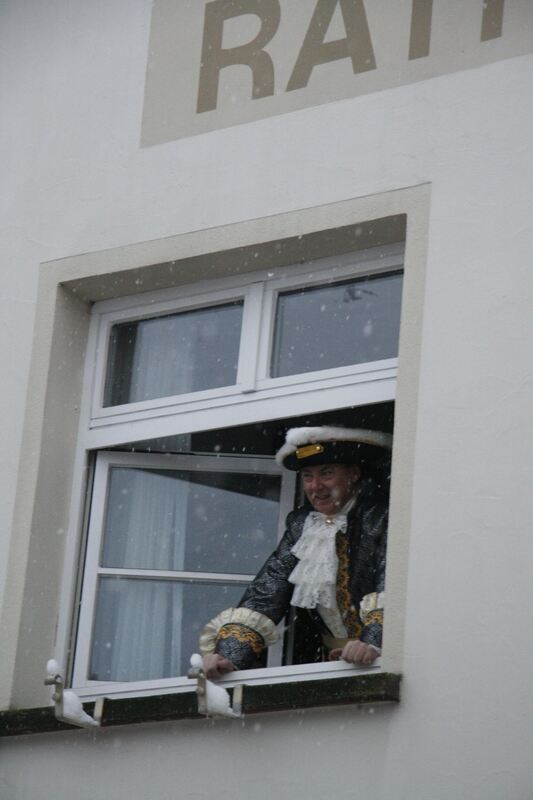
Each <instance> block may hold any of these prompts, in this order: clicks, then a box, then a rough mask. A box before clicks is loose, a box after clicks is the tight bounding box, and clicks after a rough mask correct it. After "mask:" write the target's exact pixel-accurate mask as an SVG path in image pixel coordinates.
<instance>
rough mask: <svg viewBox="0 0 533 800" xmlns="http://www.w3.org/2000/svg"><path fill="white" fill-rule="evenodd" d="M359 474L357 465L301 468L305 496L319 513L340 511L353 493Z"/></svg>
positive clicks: (324, 465) (326, 465)
mask: <svg viewBox="0 0 533 800" xmlns="http://www.w3.org/2000/svg"><path fill="white" fill-rule="evenodd" d="M360 476H361V471H360V469H359V467H356V466H347V465H345V464H322V465H321V466H319V467H304V469H302V481H303V487H304V492H305V494H306V497H307V499H308V500H309V502H310V503H311V505H312V506H313V508H314V509H315V511H320V513H321V514H336V513H337V511H340V510H341V508H342V507H343V506H344V505H346V503H347V502H348V500H349V499H350V497H351V496H352V495H353V493H354V490H355V484H356V483H357V481H358V480H359V478H360Z"/></svg>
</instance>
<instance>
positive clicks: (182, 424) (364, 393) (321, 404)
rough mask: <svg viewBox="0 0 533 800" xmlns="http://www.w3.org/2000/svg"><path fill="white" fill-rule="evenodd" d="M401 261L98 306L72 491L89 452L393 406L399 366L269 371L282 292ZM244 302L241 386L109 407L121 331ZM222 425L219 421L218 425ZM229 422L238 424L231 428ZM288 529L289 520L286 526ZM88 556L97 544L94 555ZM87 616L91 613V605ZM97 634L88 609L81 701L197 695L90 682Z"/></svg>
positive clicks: (305, 673)
mask: <svg viewBox="0 0 533 800" xmlns="http://www.w3.org/2000/svg"><path fill="white" fill-rule="evenodd" d="M376 251H377V252H376ZM403 253H404V246H403V245H398V244H393V245H384V246H380V247H377V248H372V249H370V250H365V251H360V252H356V253H348V254H345V255H341V256H333V257H327V258H323V259H320V260H318V261H316V262H306V263H304V264H298V265H291V266H288V267H280V268H274V269H271V270H265V271H263V272H254V273H252V274H250V275H247V276H245V277H244V278H243V277H230V278H226V279H215V280H213V281H202V282H199V283H196V284H187V285H186V286H182V287H177V288H173V289H165V290H157V291H155V292H147V293H145V294H142V295H135V296H133V297H131V296H130V297H122V298H118V299H111V300H105V301H101V302H98V303H95V304H94V306H93V309H92V321H91V326H90V331H89V340H88V349H87V361H86V368H85V376H84V384H83V390H82V396H85V397H87V398H90V400H89V402H88V403H86V404H85V405H84V407H83V408H82V413H81V415H80V437H79V447H78V456H77V469H76V473H75V476H74V485H75V486H76V485H77V486H78V487H79V488H80V490H81V489H82V487H83V485H84V475H85V465H86V458H87V451H90V450H95V449H97V450H101V449H105V448H106V447H112V446H116V445H120V444H126V443H128V442H134V441H141V440H144V439H151V438H159V437H164V436H168V435H176V434H181V433H194V432H199V431H202V430H209V429H213V428H217V427H228V426H230V425H231V424H233V425H234V424H235V419H238V420H239V424H246V423H249V422H254V421H262V420H267V419H276V418H284V417H291V416H295V415H298V414H300V413H320V412H322V411H327V410H329V409H333V408H342V407H346V406H359V405H367V404H372V403H379V402H384V401H390V400H394V399H395V391H396V376H397V367H398V359H397V358H393V359H386V360H382V361H377V362H369V363H364V364H355V365H349V366H346V367H340V368H332V369H324V370H319V371H316V372H311V373H303V374H300V375H289V376H283V377H280V378H270V377H268V369H269V364H270V354H271V347H272V333H273V330H274V322H275V310H276V301H277V296H278V294H279V293H280V292H283V291H290V290H293V289H296V288H299V287H301V288H304V287H305V288H311V287H312V286H320V285H323V284H324V283H326V284H333V283H337V282H341V281H344V280H346V279H350V278H361V277H365V276H373V275H379V274H383V273H387V272H395V271H399V270H403ZM241 298H244V299H245V306H244V310H243V324H242V332H241V346H240V356H239V367H238V373H237V374H238V379H237V383H236V384H235V385H234V386H232V387H222V388H219V389H214V390H207V391H202V392H194V393H188V394H186V395H179V396H175V397H170V398H169V397H166V398H158V399H157V400H150V401H143V402H142V403H131V404H127V405H124V406H112V407H107V408H103V407H102V399H103V387H104V382H105V372H106V368H107V346H108V341H109V332H110V329H111V326H112V325H113V324H116V323H117V322H126V321H129V320H136V319H143V318H147V317H154V316H157V315H165V314H169V313H172V312H173V311H175V310H177V311H181V310H183V311H185V310H191V309H193V308H200V307H202V308H203V307H207V306H209V305H211V306H213V305H220V304H223V303H224V302H231V301H232V300H235V299H241ZM243 351H245V352H243ZM241 357H242V361H241ZM249 409H252V410H251V413H249V414H248V415H246V414H245V413H244V412H245V411H246V410H249ZM223 410H224V411H225V412H229V416H228V414H227V413H226V414H225V415H224V414H222V411H223ZM237 415H238V416H237ZM217 419H220V423H219V424H217ZM229 419H232V420H233V422H232V423H229V422H228V420H229ZM163 458H166V456H163ZM167 463H168V462H167ZM81 494H82V492H81V491H80V494H79V495H78V497H77V498H76V496H74V497H73V504H72V518H73V519H81V518H82V516H83V501H82V499H81ZM283 521H284V520H283V515H281V522H283ZM90 547H91V545H89V549H90ZM88 608H91V604H90V603H89V606H88ZM92 608H94V596H93V599H92ZM91 630H92V618H91V619H90V620H89V616H88V615H87V614H86V613H85V611H84V610H82V611H81V614H80V622H79V624H78V626H77V628H76V636H75V641H76V642H77V644H76V648H77V655H76V666H75V669H74V672H73V680H72V684H73V686H74V688H75V689H76V691H77V692H78V693H79V694H80V696H81V697H83V698H90V697H97V696H100V695H104V694H105V695H106V696H108V697H126V696H133V695H135V696H139V695H141V694H154V693H165V692H179V691H190V688H191V685H190V681H188V680H187V678H183V677H179V678H178V677H177V678H168V679H158V680H156V681H137V682H131V683H127V684H118V683H114V682H113V683H103V682H95V681H88V680H87V679H86V678H85V677H84V675H87V665H88V652H89V648H90V640H91V635H90V632H91ZM82 637H83V640H82ZM82 641H83V643H82ZM80 648H81V650H80ZM79 652H81V655H79ZM380 666H381V660H380V659H378V660H377V661H376V662H374V664H373V665H372V666H371V667H356V666H352V665H348V664H344V663H340V662H336V663H331V664H330V663H325V664H301V665H293V666H283V667H281V666H280V667H267V668H265V669H261V670H246V671H243V672H235V673H232V675H231V676H229V677H228V678H226V679H225V685H228V686H232V685H234V684H235V683H238V682H246V683H248V684H250V683H256V684H261V683H276V682H290V681H296V680H298V681H299V680H312V679H315V678H317V677H320V676H322V677H335V676H340V675H346V674H360V673H361V672H371V671H375V670H376V669H380Z"/></svg>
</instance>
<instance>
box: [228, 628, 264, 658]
mask: <svg viewBox="0 0 533 800" xmlns="http://www.w3.org/2000/svg"><path fill="white" fill-rule="evenodd" d="M221 639H236V641H237V642H239V643H240V644H247V645H248V646H249V647H250V648H251V649H252V650H253V652H254V653H255V655H256V656H260V655H261V653H262V652H263V650H264V648H265V643H264V640H263V637H262V636H261V634H259V633H257V631H253V630H252V629H251V628H248V626H247V625H242V624H241V623H240V622H239V623H236V622H230V623H229V624H228V625H223V626H222V627H221V629H220V630H219V632H218V634H217V641H220V640H221Z"/></svg>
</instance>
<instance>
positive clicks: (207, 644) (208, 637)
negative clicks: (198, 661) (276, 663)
mask: <svg viewBox="0 0 533 800" xmlns="http://www.w3.org/2000/svg"><path fill="white" fill-rule="evenodd" d="M229 624H236V625H246V627H247V628H251V629H252V630H254V631H256V632H257V633H258V634H259V635H260V636H261V637H262V638H263V641H264V643H265V646H266V647H269V646H270V645H271V644H274V642H277V640H278V632H277V630H276V626H275V625H274V623H273V622H272V620H271V619H269V618H268V617H266V616H265V615H264V614H261V613H260V612H259V611H252V609H251V608H226V610H225V611H221V612H220V614H217V615H216V617H213V619H212V620H210V621H209V622H208V623H207V625H206V626H205V627H204V629H203V630H202V632H201V634H200V653H201V654H202V655H203V656H206V655H208V654H209V653H214V652H215V647H216V643H217V637H218V632H219V631H220V629H221V628H222V627H223V626H224V625H229Z"/></svg>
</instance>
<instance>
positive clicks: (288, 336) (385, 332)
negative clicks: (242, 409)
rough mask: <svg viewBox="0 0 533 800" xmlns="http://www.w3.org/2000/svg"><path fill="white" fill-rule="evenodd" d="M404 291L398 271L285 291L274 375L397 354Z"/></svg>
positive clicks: (279, 314)
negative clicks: (328, 284)
mask: <svg viewBox="0 0 533 800" xmlns="http://www.w3.org/2000/svg"><path fill="white" fill-rule="evenodd" d="M401 292H402V274H401V273H398V272H397V273H389V274H387V275H379V276H375V277H368V278H363V279H359V280H352V281H349V282H345V283H335V284H332V285H330V286H323V287H317V288H313V289H298V290H297V291H293V292H283V293H281V294H280V295H279V297H278V304H277V309H276V327H275V333H274V346H273V351H272V364H271V375H272V377H273V378H277V377H279V376H281V375H295V374H297V373H300V372H314V371H315V370H320V369H330V368H332V367H343V366H348V365H349V364H363V363H365V362H367V361H380V360H381V359H384V358H395V357H396V356H397V355H398V333H399V330H400V304H401Z"/></svg>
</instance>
